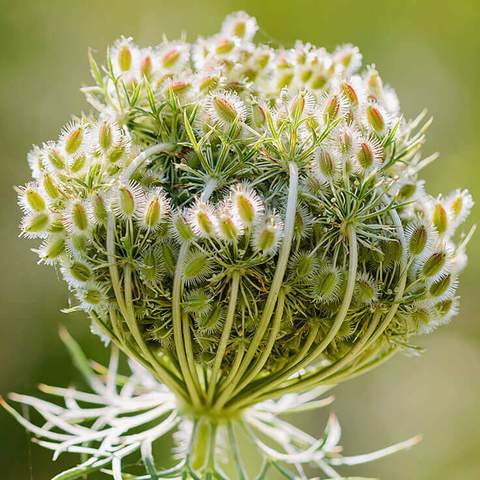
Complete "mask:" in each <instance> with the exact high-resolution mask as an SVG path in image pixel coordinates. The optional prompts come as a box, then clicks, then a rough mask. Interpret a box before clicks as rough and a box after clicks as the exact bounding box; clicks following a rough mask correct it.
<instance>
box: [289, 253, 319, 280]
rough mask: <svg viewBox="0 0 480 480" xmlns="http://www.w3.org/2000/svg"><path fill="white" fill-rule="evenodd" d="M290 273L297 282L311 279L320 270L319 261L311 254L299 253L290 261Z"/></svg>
mask: <svg viewBox="0 0 480 480" xmlns="http://www.w3.org/2000/svg"><path fill="white" fill-rule="evenodd" d="M288 268H289V271H290V274H291V277H292V278H293V279H295V280H296V281H304V280H306V279H309V278H311V277H312V275H314V274H315V273H316V271H317V270H318V260H317V258H316V257H315V256H313V255H312V254H311V253H309V252H299V253H297V254H295V256H294V257H292V259H291V260H290V263H289V266H288Z"/></svg>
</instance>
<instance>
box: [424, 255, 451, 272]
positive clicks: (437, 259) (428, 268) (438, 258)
mask: <svg viewBox="0 0 480 480" xmlns="http://www.w3.org/2000/svg"><path fill="white" fill-rule="evenodd" d="M446 263H447V253H446V252H444V251H439V252H435V253H433V254H432V255H430V256H429V257H428V258H427V260H426V261H425V263H424V264H423V266H422V270H421V272H422V274H423V275H424V276H425V277H427V278H431V277H435V276H436V275H438V274H439V273H440V272H441V271H442V270H443V269H444V267H445V265H446Z"/></svg>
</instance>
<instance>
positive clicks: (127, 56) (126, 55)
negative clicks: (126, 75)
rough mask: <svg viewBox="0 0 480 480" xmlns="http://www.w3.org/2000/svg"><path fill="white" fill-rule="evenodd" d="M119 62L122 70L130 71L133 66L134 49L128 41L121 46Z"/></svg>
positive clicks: (118, 56)
mask: <svg viewBox="0 0 480 480" xmlns="http://www.w3.org/2000/svg"><path fill="white" fill-rule="evenodd" d="M117 62H118V66H119V67H120V70H121V71H122V72H128V71H129V70H130V68H131V66H132V51H131V50H130V47H129V45H128V43H125V44H123V45H121V46H120V48H119V49H118V53H117Z"/></svg>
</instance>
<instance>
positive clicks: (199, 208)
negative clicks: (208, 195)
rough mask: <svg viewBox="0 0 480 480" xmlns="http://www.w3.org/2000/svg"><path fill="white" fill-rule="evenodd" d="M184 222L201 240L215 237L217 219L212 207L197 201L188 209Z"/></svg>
mask: <svg viewBox="0 0 480 480" xmlns="http://www.w3.org/2000/svg"><path fill="white" fill-rule="evenodd" d="M186 220H187V222H188V223H189V225H190V227H191V228H192V230H193V232H194V233H195V235H197V236H199V237H201V238H208V237H215V236H216V235H217V219H216V218H215V212H214V210H213V207H212V206H211V205H210V204H209V203H206V202H203V201H202V200H198V201H197V202H196V203H195V205H194V206H193V207H190V208H189V209H188V211H187V214H186Z"/></svg>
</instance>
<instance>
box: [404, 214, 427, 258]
mask: <svg viewBox="0 0 480 480" xmlns="http://www.w3.org/2000/svg"><path fill="white" fill-rule="evenodd" d="M406 236H407V242H408V250H409V252H410V255H412V256H414V257H417V256H418V255H420V254H421V253H423V252H424V251H425V250H426V249H427V247H428V246H429V245H430V244H431V242H432V237H433V235H432V232H431V230H430V229H429V228H428V226H427V225H426V224H424V223H422V222H414V223H412V224H410V225H409V226H408V227H407V231H406Z"/></svg>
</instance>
